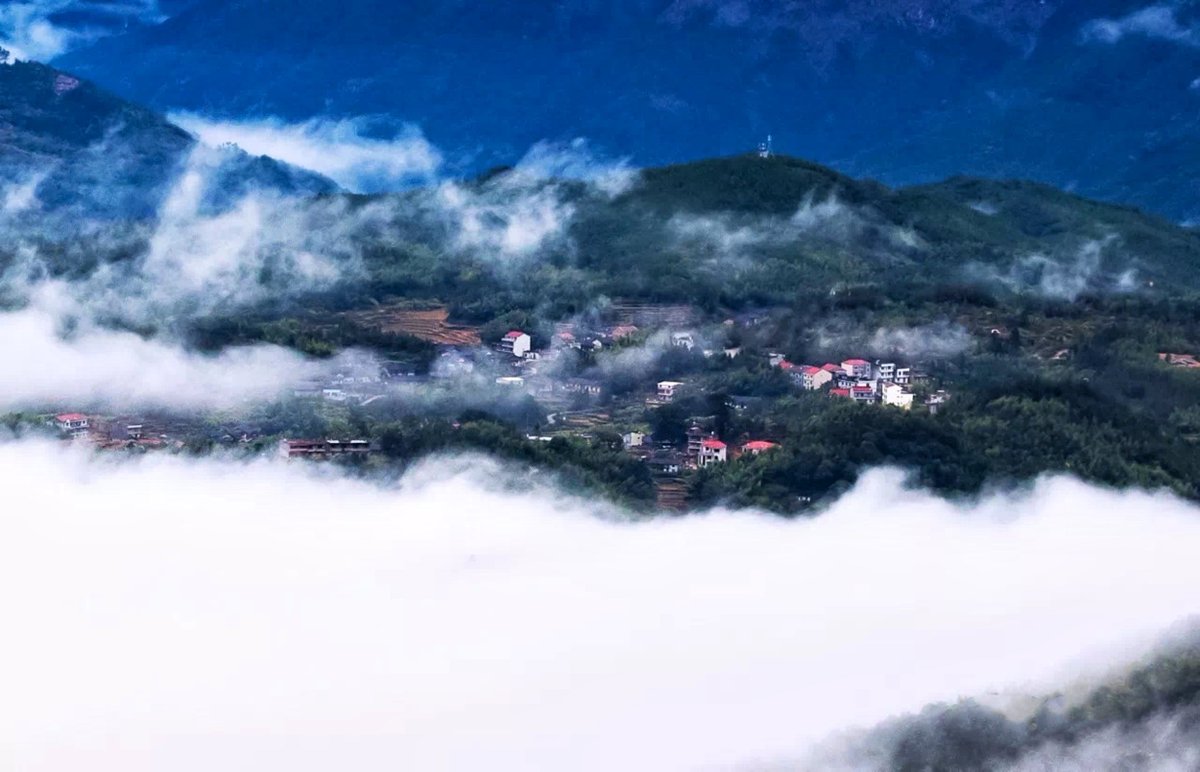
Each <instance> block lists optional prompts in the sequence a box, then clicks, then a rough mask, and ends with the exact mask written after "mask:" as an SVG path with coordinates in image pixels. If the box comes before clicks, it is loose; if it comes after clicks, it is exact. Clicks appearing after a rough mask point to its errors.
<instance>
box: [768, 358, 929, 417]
mask: <svg viewBox="0 0 1200 772" xmlns="http://www.w3.org/2000/svg"><path fill="white" fill-rule="evenodd" d="M771 365H772V366H773V367H778V368H779V369H781V370H783V371H784V372H786V373H787V374H788V375H790V376H791V378H792V380H793V382H795V384H796V385H797V386H798V387H800V388H802V389H805V390H807V391H818V390H820V389H823V388H826V387H828V389H829V395H830V396H831V397H840V398H843V399H852V400H854V401H855V402H863V403H867V404H876V403H882V404H884V405H891V406H893V407H898V408H900V409H902V410H909V409H911V408H912V405H913V400H914V399H915V394H914V393H913V392H912V390H911V389H910V386H911V385H912V384H913V383H914V382H916V381H919V380H922V379H924V378H925V377H926V376H925V375H924V374H922V373H915V372H914V371H913V369H912V368H911V367H905V366H901V365H897V364H896V363H895V362H882V361H878V360H876V361H875V362H871V361H868V360H866V359H847V360H845V361H844V362H842V363H841V364H833V363H826V364H824V365H819V366H818V365H797V364H793V363H792V362H789V361H788V360H787V358H786V357H784V356H783V355H782V354H772V355H771Z"/></svg>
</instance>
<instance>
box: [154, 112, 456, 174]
mask: <svg viewBox="0 0 1200 772" xmlns="http://www.w3.org/2000/svg"><path fill="white" fill-rule="evenodd" d="M170 118H171V120H172V122H174V123H176V124H178V125H180V126H182V127H183V128H185V129H187V130H188V131H190V132H191V133H192V134H195V135H196V136H197V137H198V138H199V139H200V141H201V142H204V143H205V144H208V145H212V146H214V147H215V146H220V145H224V144H229V143H232V144H235V145H237V146H238V147H240V148H242V149H243V150H245V151H246V152H248V153H251V154H252V155H267V156H271V157H272V158H275V159H278V160H280V161H286V162H287V163H290V164H293V165H295V166H300V167H303V168H305V169H310V170H312V171H314V172H317V173H319V174H323V175H325V176H326V177H328V178H330V179H332V180H333V181H334V182H336V183H337V184H339V185H341V186H342V187H343V188H346V189H347V190H352V191H355V192H359V193H372V192H377V191H381V190H395V189H398V188H403V187H409V186H411V185H413V184H415V183H424V182H429V181H430V180H432V179H433V178H434V177H435V176H436V175H437V173H438V170H439V169H440V167H441V165H442V155H441V153H440V152H439V151H438V150H437V148H435V147H434V146H433V145H432V144H430V143H429V141H428V140H426V139H425V137H424V136H423V135H422V134H421V132H420V130H419V129H417V128H416V127H414V126H405V127H404V128H403V129H401V130H400V131H399V132H391V133H390V136H386V137H384V136H375V135H373V134H372V133H371V131H370V129H371V126H370V122H369V121H368V120H367V119H365V118H345V119H333V118H312V119H309V120H307V121H304V122H301V123H287V122H285V121H283V120H281V119H279V118H273V117H268V118H258V119H246V120H227V121H222V120H214V119H210V118H205V117H203V116H200V115H196V114H193V113H174V114H172V115H171V116H170Z"/></svg>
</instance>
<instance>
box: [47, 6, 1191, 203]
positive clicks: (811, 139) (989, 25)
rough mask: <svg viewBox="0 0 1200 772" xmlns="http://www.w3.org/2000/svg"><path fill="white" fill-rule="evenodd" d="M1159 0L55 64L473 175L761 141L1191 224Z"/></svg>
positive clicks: (1181, 77) (1184, 24) (355, 14)
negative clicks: (536, 156) (340, 132)
mask: <svg viewBox="0 0 1200 772" xmlns="http://www.w3.org/2000/svg"><path fill="white" fill-rule="evenodd" d="M1147 5H1149V3H1148V0H1146V1H1141V0H1139V1H1133V0H1087V2H1083V1H1082V0H987V1H985V0H847V1H845V2H832V0H818V1H817V2H804V3H800V2H776V1H770V2H768V1H767V0H613V1H612V2H598V1H597V0H567V1H564V2H539V3H520V4H511V3H492V2H485V1H484V0H440V1H435V0H412V1H410V2H404V3H397V2H392V0H346V1H345V2H341V3H327V2H324V0H253V1H252V0H196V2H194V3H192V4H191V5H190V6H188V5H184V6H183V8H184V10H182V11H181V12H179V13H178V14H177V15H175V16H173V17H172V18H170V19H169V20H167V21H165V22H164V23H162V24H160V25H157V26H153V27H149V28H143V29H136V30H132V31H130V32H129V33H128V34H125V35H119V36H116V37H111V38H108V39H106V40H103V41H101V42H99V43H97V44H95V45H94V46H92V47H90V48H87V49H83V50H79V51H76V52H73V53H71V54H69V55H67V56H65V57H63V58H62V59H61V62H62V64H63V66H65V67H68V68H70V69H72V70H73V71H77V72H79V73H81V74H83V75H85V76H88V77H91V78H94V79H96V80H97V81H98V82H100V83H103V84H104V85H106V86H107V87H109V88H111V89H113V90H115V91H116V92H117V93H120V94H122V95H124V96H126V97H129V98H133V99H135V100H138V101H141V102H144V103H147V104H149V105H151V106H153V107H155V108H158V109H168V108H186V109H189V110H196V111H202V112H207V113H209V114H214V115H219V116H229V117H244V116H249V115H263V114H272V115H279V116H282V117H285V118H290V119H300V118H307V117H311V116H313V115H318V114H335V115H380V114H385V115H388V116H391V117H393V118H396V119H400V120H405V121H411V122H413V123H415V124H418V125H419V126H421V127H422V128H423V129H424V130H425V132H426V133H427V134H428V136H429V137H430V138H431V139H432V140H433V141H434V142H435V143H436V144H438V145H439V146H440V147H442V148H444V149H446V150H447V151H449V154H450V156H451V157H452V158H456V159H459V160H460V161H461V163H462V165H463V166H464V167H467V168H475V169H482V168H486V167H487V166H489V165H491V164H494V163H501V162H505V161H511V160H512V159H514V158H515V157H519V155H520V154H521V153H522V152H524V150H525V149H526V148H528V147H529V146H530V145H531V144H532V143H533V142H536V141H538V140H541V139H568V138H573V137H577V136H584V137H588V138H589V139H590V140H592V142H593V144H594V145H596V146H599V147H600V148H602V149H604V150H605V151H607V152H609V153H612V154H615V155H629V156H632V157H633V159H634V161H635V162H636V163H640V164H643V165H655V164H661V163H671V162H678V161H682V160H688V159H692V158H698V157H708V156H713V155H722V154H732V153H738V152H742V151H744V150H746V149H748V148H750V147H753V146H754V144H755V143H756V142H758V141H759V140H760V139H762V138H764V137H765V135H767V134H768V133H771V134H774V135H775V137H776V142H777V147H779V148H780V149H781V150H783V151H785V152H790V153H794V154H797V155H802V156H805V157H808V158H813V159H815V160H818V161H821V162H823V163H828V164H830V165H832V166H835V167H837V168H839V169H842V170H844V171H846V172H848V173H850V174H853V175H857V176H871V177H876V178H879V179H881V180H883V181H885V182H887V183H889V184H908V183H916V182H922V181H929V180H934V179H940V178H944V177H945V176H948V175H951V174H956V173H968V174H977V175H984V176H993V177H1014V178H1028V179H1035V180H1040V181H1043V182H1047V183H1050V184H1054V185H1056V186H1059V187H1067V188H1071V189H1075V190H1078V191H1079V192H1081V193H1084V194H1086V195H1090V196H1096V197H1100V198H1105V199H1109V200H1115V201H1121V202H1126V203H1132V204H1136V205H1140V206H1143V207H1146V208H1149V209H1152V210H1154V211H1157V212H1160V213H1163V214H1166V215H1168V216H1170V217H1174V218H1176V219H1189V218H1194V217H1197V216H1200V203H1198V201H1197V196H1196V181H1197V177H1198V175H1200V151H1197V150H1196V149H1195V148H1196V147H1197V142H1196V140H1197V139H1198V138H1200V118H1198V115H1200V113H1198V111H1197V108H1198V107H1200V90H1198V89H1197V88H1196V87H1195V86H1193V81H1194V80H1195V79H1196V78H1197V76H1200V33H1198V32H1195V31H1194V27H1193V23H1194V18H1193V17H1194V15H1195V11H1194V8H1193V5H1194V3H1192V2H1190V0H1189V2H1179V3H1175V4H1173V5H1160V6H1157V8H1158V11H1157V12H1154V13H1152V14H1151V15H1150V16H1148V17H1146V16H1138V15H1136V14H1137V13H1138V12H1139V11H1143V10H1144V8H1145V7H1146V6H1147ZM1152 11H1153V9H1152ZM1104 19H1108V20H1110V21H1109V22H1107V23H1103V24H1102V23H1100V22H1098V21H1097V20H1104ZM1122 20H1123V21H1122Z"/></svg>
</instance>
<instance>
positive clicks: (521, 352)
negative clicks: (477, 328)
mask: <svg viewBox="0 0 1200 772" xmlns="http://www.w3.org/2000/svg"><path fill="white" fill-rule="evenodd" d="M532 347H533V339H532V338H530V337H529V335H528V333H524V332H521V331H520V330H510V331H509V332H508V333H506V334H505V336H504V337H503V338H501V339H500V350H501V351H503V352H505V353H507V354H512V355H513V356H515V357H523V356H525V355H526V354H528V353H529V349H530V348H532Z"/></svg>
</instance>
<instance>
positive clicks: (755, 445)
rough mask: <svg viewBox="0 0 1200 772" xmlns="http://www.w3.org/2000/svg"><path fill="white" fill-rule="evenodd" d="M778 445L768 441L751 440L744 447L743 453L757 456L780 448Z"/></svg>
mask: <svg viewBox="0 0 1200 772" xmlns="http://www.w3.org/2000/svg"><path fill="white" fill-rule="evenodd" d="M778 447H779V445H778V443H774V442H769V441H767V440H751V441H750V442H747V443H746V444H745V445H743V446H742V452H743V453H749V454H750V455H752V456H757V455H758V454H759V453H765V452H767V451H768V450H773V449H774V448H778Z"/></svg>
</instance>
